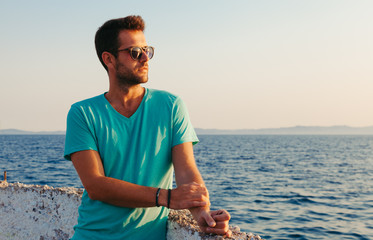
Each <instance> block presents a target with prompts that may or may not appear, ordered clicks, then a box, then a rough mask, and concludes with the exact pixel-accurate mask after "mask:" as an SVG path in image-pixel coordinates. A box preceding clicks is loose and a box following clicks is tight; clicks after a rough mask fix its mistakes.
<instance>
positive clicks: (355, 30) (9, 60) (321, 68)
mask: <svg viewBox="0 0 373 240" xmlns="http://www.w3.org/2000/svg"><path fill="white" fill-rule="evenodd" d="M372 9H373V1H371V0H356V1H352V0H327V1H325V0H312V1H299V0H281V1H280V0H262V1H259V0H255V1H254V0H235V1H228V0H224V1H223V0H204V1H197V0H191V1H171V0H169V1H123V0H121V1H95V0H93V1H92V0H81V1H74V0H64V1H50V0H33V1H29V0H27V1H26V0H24V1H19V0H12V1H5V0H0V29H1V33H0V56H1V57H0V129H9V128H16V129H22V130H29V131H55V130H62V131H63V130H65V128H66V115H67V112H68V111H69V109H70V106H71V104H73V103H74V102H77V101H80V100H83V99H86V98H89V97H93V96H96V95H99V94H102V93H104V92H105V91H107V90H108V77H107V74H106V72H105V70H104V68H103V67H102V66H101V65H100V62H99V60H98V58H97V56H96V53H95V48H94V40H93V39H94V35H95V32H96V31H97V29H98V27H99V26H101V25H102V24H103V23H104V22H105V21H107V20H109V19H112V18H119V17H125V16H128V15H141V16H142V17H143V18H144V20H145V22H146V29H145V36H146V39H147V43H148V45H151V46H153V47H154V48H155V56H154V58H153V59H152V60H150V62H149V65H150V69H149V82H148V83H147V84H145V85H144V87H148V88H155V89H162V90H166V91H169V92H172V93H174V94H177V95H179V96H180V97H181V98H182V99H183V100H184V101H185V103H186V105H187V107H188V110H189V113H190V117H191V120H192V123H193V126H194V127H195V128H208V129H211V128H217V129H259V128H280V127H291V126H299V125H301V126H333V125H348V126H353V127H362V126H372V125H373V111H372V107H373V67H372V63H373V44H372V43H373V27H372V26H373V14H371V12H372Z"/></svg>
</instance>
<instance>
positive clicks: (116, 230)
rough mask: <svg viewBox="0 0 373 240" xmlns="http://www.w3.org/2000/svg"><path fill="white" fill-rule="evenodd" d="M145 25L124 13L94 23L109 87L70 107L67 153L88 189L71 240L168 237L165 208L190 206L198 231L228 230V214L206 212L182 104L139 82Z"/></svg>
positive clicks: (146, 49) (146, 56)
mask: <svg viewBox="0 0 373 240" xmlns="http://www.w3.org/2000/svg"><path fill="white" fill-rule="evenodd" d="M144 26H145V24H144V22H143V20H142V18H141V17H139V16H128V17H126V18H120V19H113V20H110V21H108V22H106V23H105V24H104V25H103V26H101V27H100V28H99V29H98V31H97V33H96V37H95V44H96V51H97V55H98V57H99V59H100V61H101V63H102V65H103V66H104V67H105V69H106V71H107V73H108V76H109V91H108V92H106V93H104V94H102V95H99V96H97V97H93V98H91V99H87V100H84V101H81V102H78V103H75V104H73V105H72V106H71V109H70V111H69V114H68V118H67V131H66V144H65V158H66V159H69V160H72V162H73V165H74V167H75V169H76V171H77V172H78V174H79V177H80V179H81V181H82V183H83V186H84V188H85V191H84V193H83V197H82V203H81V206H80V207H79V218H78V224H77V225H76V226H75V227H74V230H75V234H74V237H73V239H111V240H115V239H118V240H119V239H157V240H159V239H165V238H166V223H167V216H168V213H169V209H189V210H190V211H191V213H192V215H193V217H194V218H195V219H196V220H197V222H198V224H199V226H200V227H201V229H202V230H203V231H205V232H207V233H215V234H221V235H224V234H226V235H230V234H231V232H230V231H229V230H228V222H229V219H230V216H229V214H228V213H227V212H226V211H225V210H218V211H210V208H209V205H210V203H209V195H208V191H207V189H206V187H205V186H204V184H203V180H202V177H201V175H200V173H199V171H198V169H197V167H196V164H195V160H194V156H193V146H192V145H193V144H195V143H197V142H198V138H197V136H196V134H195V132H194V129H193V127H192V125H191V123H190V120H189V117H188V113H187V110H186V108H185V105H184V104H183V102H182V100H181V99H180V98H179V97H177V96H175V95H172V94H170V93H167V92H165V91H159V90H153V89H146V88H144V87H142V86H141V85H140V84H143V83H146V82H147V81H148V67H149V66H148V61H149V60H150V59H151V58H152V57H153V54H154V48H152V47H150V46H148V45H147V43H146V40H145V36H144V33H143V31H144ZM173 169H174V171H175V178H176V183H177V188H175V189H172V190H171V188H172V178H173Z"/></svg>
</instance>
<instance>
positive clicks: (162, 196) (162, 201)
mask: <svg viewBox="0 0 373 240" xmlns="http://www.w3.org/2000/svg"><path fill="white" fill-rule="evenodd" d="M167 197H168V191H167V189H161V191H160V192H159V197H158V204H159V206H163V207H167Z"/></svg>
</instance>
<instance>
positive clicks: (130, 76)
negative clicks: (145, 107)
mask: <svg viewBox="0 0 373 240" xmlns="http://www.w3.org/2000/svg"><path fill="white" fill-rule="evenodd" d="M118 40H119V42H120V44H119V48H118V50H123V49H128V48H130V47H145V46H147V44H146V40H145V35H144V33H143V32H142V31H132V30H122V31H121V32H120V33H119V35H118ZM148 61H149V58H148V56H147V55H146V54H144V52H143V54H141V57H140V58H139V59H136V60H134V59H133V58H132V57H131V55H130V51H129V50H125V51H118V52H117V58H116V64H115V71H116V76H117V79H118V81H119V82H120V83H123V84H126V85H128V84H130V85H136V84H140V83H146V82H147V81H148Z"/></svg>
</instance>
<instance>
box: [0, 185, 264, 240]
mask: <svg viewBox="0 0 373 240" xmlns="http://www.w3.org/2000/svg"><path fill="white" fill-rule="evenodd" d="M82 193H83V190H82V189H77V188H72V187H66V188H53V187H50V186H47V185H45V186H39V185H26V184H22V183H8V182H6V181H0V216H1V217H0V239H5V240H24V239H28V240H65V239H66V240H67V239H69V238H71V237H72V236H73V234H74V230H73V226H74V225H75V224H76V223H77V219H78V207H79V205H80V202H81V196H82ZM230 229H231V231H232V232H233V236H232V237H231V238H224V237H222V236H216V235H215V236H212V235H207V234H204V233H201V232H200V229H199V227H198V225H197V223H196V222H195V221H194V220H193V218H192V216H191V214H190V212H189V211H188V210H178V211H176V210H171V212H170V215H169V220H168V232H167V239H168V240H182V239H185V240H205V239H209V240H210V239H219V240H220V239H237V240H238V239H240V240H241V239H242V240H247V239H249V240H257V239H261V238H260V237H259V236H254V235H253V234H252V233H249V234H247V233H243V232H240V229H239V227H234V226H231V227H230Z"/></svg>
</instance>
